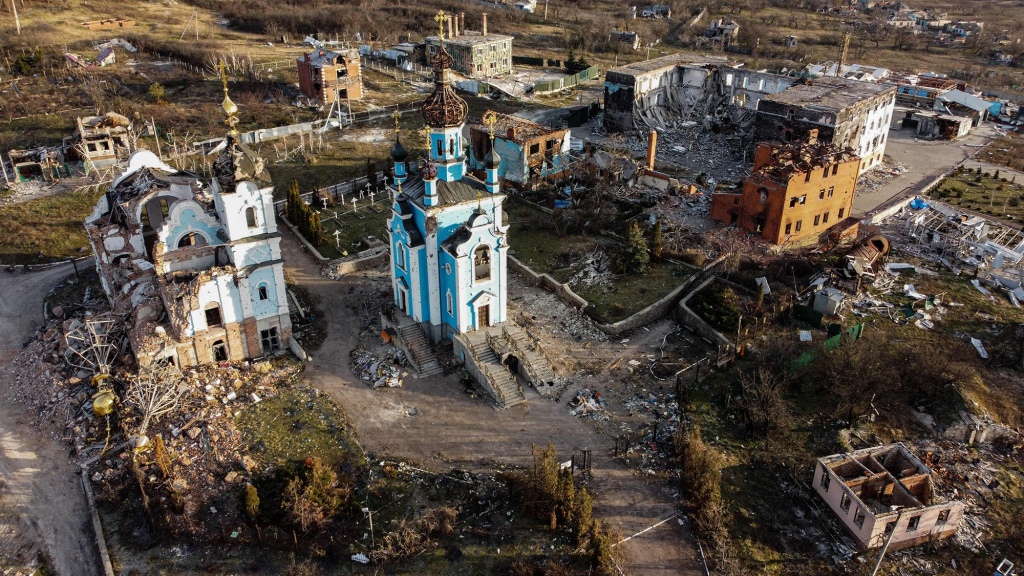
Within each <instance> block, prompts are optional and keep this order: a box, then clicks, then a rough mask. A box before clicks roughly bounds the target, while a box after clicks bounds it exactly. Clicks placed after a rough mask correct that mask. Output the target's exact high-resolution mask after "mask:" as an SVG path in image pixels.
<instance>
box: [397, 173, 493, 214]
mask: <svg viewBox="0 0 1024 576" xmlns="http://www.w3.org/2000/svg"><path fill="white" fill-rule="evenodd" d="M435 186H436V187H437V197H438V200H440V201H439V202H438V204H437V206H454V205H456V204H462V203H465V202H476V201H477V195H478V194H482V195H484V196H487V195H489V194H490V192H488V191H487V186H485V185H484V183H483V182H481V181H480V180H478V179H476V178H474V177H473V176H471V175H466V176H463V177H462V180H458V181H455V182H447V181H445V180H438V181H437V182H436V184H435ZM402 194H403V195H404V196H405V197H407V198H408V199H409V200H410V201H411V202H414V203H415V204H417V205H418V206H419V207H420V208H425V206H424V204H423V196H424V185H423V178H422V177H417V178H416V179H414V180H410V181H409V182H406V185H405V186H403V187H402Z"/></svg>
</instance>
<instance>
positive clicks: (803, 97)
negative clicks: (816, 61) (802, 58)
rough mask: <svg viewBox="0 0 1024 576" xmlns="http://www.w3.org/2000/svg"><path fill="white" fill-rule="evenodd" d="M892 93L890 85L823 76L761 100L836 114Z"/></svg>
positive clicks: (799, 83)
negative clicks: (830, 111) (865, 101)
mask: <svg viewBox="0 0 1024 576" xmlns="http://www.w3.org/2000/svg"><path fill="white" fill-rule="evenodd" d="M895 90H896V89H895V87H893V86H886V85H880V84H874V83H871V82H860V81H858V80H851V79H848V78H835V77H830V76H825V77H822V78H818V79H816V80H802V81H797V82H796V83H794V84H793V85H792V86H790V87H789V88H787V89H786V90H783V91H782V92H779V93H777V94H772V95H770V96H766V97H765V98H764V99H765V100H768V101H771V102H778V103H780V104H791V105H794V106H801V107H808V108H814V109H817V110H832V111H835V112H839V111H841V110H845V109H847V108H850V107H852V106H856V105H857V104H859V103H861V102H863V101H864V100H865V99H867V98H873V97H875V96H879V95H881V94H885V93H886V92H894V91H895Z"/></svg>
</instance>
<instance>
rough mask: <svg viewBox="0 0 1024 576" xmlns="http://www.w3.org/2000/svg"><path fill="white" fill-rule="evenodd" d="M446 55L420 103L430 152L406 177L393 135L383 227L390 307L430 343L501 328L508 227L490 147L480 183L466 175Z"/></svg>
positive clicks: (436, 63)
mask: <svg viewBox="0 0 1024 576" xmlns="http://www.w3.org/2000/svg"><path fill="white" fill-rule="evenodd" d="M452 62H453V60H452V56H451V55H450V54H449V53H448V51H447V50H446V49H445V47H444V44H443V42H442V44H441V46H440V49H439V50H438V51H437V53H436V54H435V55H434V57H433V59H432V62H431V63H432V65H433V68H434V92H433V94H431V95H430V96H429V97H428V98H427V99H426V101H425V102H424V103H423V105H422V108H421V113H422V115H423V119H424V120H425V122H426V128H425V129H424V131H425V132H426V133H427V134H428V137H429V140H428V142H429V147H430V149H429V152H427V154H426V155H425V158H423V159H422V160H421V166H420V170H418V171H417V173H416V174H415V175H412V174H410V170H409V169H408V168H409V161H410V158H409V153H408V151H407V150H406V149H405V147H404V146H403V145H402V143H401V141H400V139H399V136H398V134H397V132H396V136H395V145H394V148H393V149H392V150H391V158H392V160H393V161H394V182H393V186H394V190H393V192H394V194H395V196H394V203H393V205H392V212H393V214H392V216H391V218H390V219H389V220H388V236H389V241H390V245H391V285H392V291H393V294H394V300H395V306H396V308H397V309H398V310H400V311H401V312H402V313H404V314H405V315H407V316H408V317H409V318H411V319H412V320H415V321H416V322H417V323H419V325H420V326H421V327H422V328H423V331H424V332H425V333H426V334H428V335H429V337H430V338H431V340H433V341H434V342H438V341H440V340H442V339H452V338H453V337H454V336H457V335H459V334H465V333H468V332H473V331H477V330H482V329H485V328H486V327H488V326H495V325H498V324H501V323H503V322H505V321H506V315H507V301H506V293H507V290H506V287H507V278H508V273H507V252H508V224H507V222H506V218H505V215H504V213H503V211H502V203H503V202H504V200H505V195H504V194H502V193H501V190H500V186H499V184H498V166H499V162H500V158H499V157H498V155H497V153H495V152H494V150H493V146H492V147H491V150H490V152H489V153H488V154H487V155H486V157H485V160H484V174H485V179H484V180H483V181H481V180H480V179H479V178H477V177H475V176H474V175H472V174H470V173H468V172H467V169H466V159H467V158H466V155H467V152H466V151H467V148H468V146H467V143H466V142H465V141H464V138H463V128H464V125H465V122H466V115H467V112H468V110H469V107H468V106H467V105H466V102H465V101H464V100H462V99H461V98H460V97H459V96H458V95H456V94H455V92H454V90H453V89H452V87H451V66H452Z"/></svg>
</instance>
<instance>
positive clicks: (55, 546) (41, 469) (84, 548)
mask: <svg viewBox="0 0 1024 576" xmlns="http://www.w3.org/2000/svg"><path fill="white" fill-rule="evenodd" d="M71 271H72V268H71V266H70V265H62V266H58V267H56V268H51V269H48V270H44V271H41V272H28V273H25V272H20V273H10V272H6V271H0V286H3V290H2V291H0V391H2V392H3V401H0V478H2V479H3V483H4V485H3V488H2V489H0V498H2V500H3V503H4V506H3V507H2V508H0V532H2V533H4V535H5V536H8V537H9V538H12V539H13V540H14V542H16V543H17V544H16V545H15V544H11V543H10V542H8V544H6V545H5V548H8V551H10V550H12V549H14V548H20V549H21V550H22V551H23V554H22V556H24V555H26V554H25V553H27V552H29V551H32V552H31V554H28V555H29V556H30V557H34V551H35V550H39V549H42V550H43V551H45V553H46V556H47V557H48V558H49V560H50V562H51V567H52V568H53V570H54V571H55V573H57V574H60V575H69V576H80V575H81V576H91V575H93V574H99V573H100V572H99V559H98V554H97V550H96V544H95V541H94V539H93V535H92V528H91V520H90V519H89V510H88V507H87V506H86V502H85V495H84V493H83V492H82V483H81V478H80V476H79V474H78V468H77V467H76V466H74V465H73V464H71V462H70V460H69V459H68V450H67V447H66V446H64V445H63V444H61V443H60V442H59V441H58V440H54V439H53V438H51V437H50V435H49V434H45V433H41V432H40V431H39V430H37V429H36V428H34V427H33V426H32V418H31V415H30V414H29V413H28V412H26V409H25V407H24V406H22V405H20V404H16V403H13V402H11V401H10V399H11V396H12V393H11V390H10V388H9V384H8V383H9V382H11V381H12V377H11V373H10V368H9V367H10V365H11V358H13V357H14V355H15V354H17V352H18V350H19V349H21V347H22V344H23V343H24V341H25V340H27V339H28V338H29V337H30V336H31V335H32V333H33V332H34V331H35V329H36V328H37V327H38V326H39V325H40V324H41V323H42V320H43V315H42V310H43V297H44V296H45V295H46V294H47V293H48V292H49V291H50V289H51V288H52V287H53V286H54V285H56V284H57V283H58V282H60V280H61V279H63V278H64V277H65V276H67V275H68V274H69V273H71ZM4 560H6V558H3V557H0V562H3V561H4ZM4 567H5V568H6V566H4Z"/></svg>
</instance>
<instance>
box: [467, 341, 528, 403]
mask: <svg viewBox="0 0 1024 576" xmlns="http://www.w3.org/2000/svg"><path fill="white" fill-rule="evenodd" d="M472 349H473V356H474V360H475V361H476V363H477V367H478V368H480V371H481V372H483V373H484V374H485V375H486V376H487V383H488V384H489V385H490V386H491V388H493V389H494V390H495V391H496V392H497V394H496V396H497V397H496V398H495V400H496V401H497V402H498V404H499V405H500V406H501V407H502V408H509V407H511V406H516V405H519V404H522V403H523V402H526V396H525V395H524V394H523V391H522V388H521V387H520V386H519V382H518V381H516V377H515V376H514V375H513V374H512V373H511V372H509V370H508V368H507V367H506V366H505V365H504V364H502V363H501V358H499V357H498V354H497V353H495V352H494V349H493V348H491V346H490V345H489V344H488V343H487V342H486V341H483V342H478V343H474V344H473V348H472Z"/></svg>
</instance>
